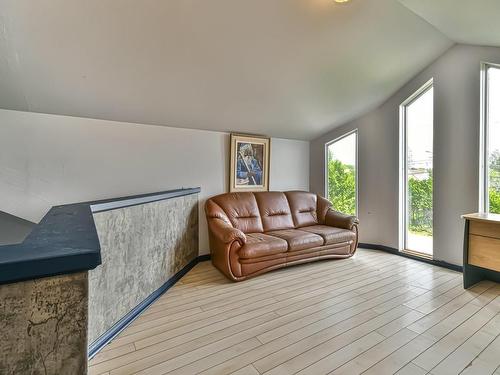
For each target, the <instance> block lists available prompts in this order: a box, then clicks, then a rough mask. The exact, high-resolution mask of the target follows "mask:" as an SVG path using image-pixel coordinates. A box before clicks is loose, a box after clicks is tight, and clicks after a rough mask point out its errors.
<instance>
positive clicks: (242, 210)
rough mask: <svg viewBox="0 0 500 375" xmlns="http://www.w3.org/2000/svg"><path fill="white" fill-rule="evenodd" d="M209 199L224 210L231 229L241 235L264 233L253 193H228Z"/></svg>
mask: <svg viewBox="0 0 500 375" xmlns="http://www.w3.org/2000/svg"><path fill="white" fill-rule="evenodd" d="M211 199H212V201H214V202H215V203H217V204H218V205H219V206H220V207H221V208H222V209H223V210H224V212H225V213H226V215H227V217H228V218H229V220H230V221H231V224H233V227H235V228H237V229H239V230H241V231H242V232H243V233H262V232H264V229H263V227H262V221H261V219H260V213H259V207H258V206H257V201H256V200H255V196H254V194H253V193H229V194H222V195H218V196H216V197H213V198H211Z"/></svg>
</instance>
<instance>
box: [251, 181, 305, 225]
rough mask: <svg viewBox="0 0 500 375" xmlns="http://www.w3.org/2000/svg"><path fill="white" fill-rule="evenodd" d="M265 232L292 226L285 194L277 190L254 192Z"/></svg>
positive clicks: (290, 212)
mask: <svg viewBox="0 0 500 375" xmlns="http://www.w3.org/2000/svg"><path fill="white" fill-rule="evenodd" d="M254 195H255V199H256V200H257V204H258V205H259V212H260V217H261V220H262V226H263V228H264V231H265V232H269V231H272V230H281V229H291V228H294V226H295V225H294V223H293V218H292V211H291V209H290V205H289V204H288V200H287V198H286V195H285V194H284V193H282V192H279V191H266V192H260V193H254Z"/></svg>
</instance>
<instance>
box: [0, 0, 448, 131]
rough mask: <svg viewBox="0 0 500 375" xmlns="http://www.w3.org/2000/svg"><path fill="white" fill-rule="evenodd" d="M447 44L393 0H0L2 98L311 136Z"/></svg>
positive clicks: (369, 102) (60, 109)
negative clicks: (343, 1) (341, 0)
mask: <svg viewBox="0 0 500 375" xmlns="http://www.w3.org/2000/svg"><path fill="white" fill-rule="evenodd" d="M433 1H435V0H432V1H431V0H429V1H425V2H426V3H431V2H433ZM404 2H405V5H408V6H410V5H412V4H409V3H416V2H417V1H413V2H412V1H404ZM442 2H443V3H445V2H446V1H442ZM449 2H450V3H451V2H453V1H452V0H450V1H449ZM413 5H414V4H413ZM436 23H437V22H436ZM436 27H438V26H436ZM452 44H453V41H452V40H450V39H449V38H448V37H447V36H445V35H444V34H443V33H441V32H440V31H438V30H437V29H436V28H435V27H434V26H432V25H431V24H430V23H429V22H427V21H426V20H424V19H422V18H421V17H419V16H417V15H416V14H415V10H414V9H413V10H409V9H408V8H406V7H405V6H403V5H402V4H401V3H400V2H399V1H398V0H376V1H375V0H352V1H351V2H349V3H346V4H343V5H340V4H336V3H334V2H333V1H332V0H203V1H202V0H168V1H167V0H141V1H137V0H85V1H82V0H37V1H32V0H0V108H5V109H16V110H23V111H33V112H43V113H52V114H62V115H71V116H82V117H91V118H98V119H108V120H116V121H125V122H137V123H144V124H157V125H166V126H176V127H186V128H195V129H208V130H220V131H237V132H247V133H258V134H267V135H270V136H277V137H285V138H296V139H305V140H308V139H313V138H315V137H317V136H319V135H321V134H322V133H324V132H326V131H328V130H330V129H332V128H333V127H335V126H338V125H340V124H342V123H344V122H346V121H349V120H351V119H353V118H355V117H357V116H359V115H361V114H363V113H364V112H367V111H368V110H371V109H373V108H374V107H376V106H378V105H379V104H381V103H382V102H383V101H385V100H386V99H387V98H388V97H389V96H390V95H391V94H392V93H394V92H395V91H396V90H397V89H398V88H400V87H401V86H402V85H403V84H404V83H405V82H406V81H408V80H409V79H410V78H411V77H412V76H414V75H415V74H416V73H417V72H419V71H420V70H422V69H423V68H424V67H425V66H427V65H428V64H429V63H430V62H431V61H433V60H434V59H435V58H437V57H438V56H439V55H441V54H442V53H443V52H444V51H445V50H447V49H448V48H449V47H450V46H451V45H452Z"/></svg>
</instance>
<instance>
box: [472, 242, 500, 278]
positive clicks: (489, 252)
mask: <svg viewBox="0 0 500 375" xmlns="http://www.w3.org/2000/svg"><path fill="white" fill-rule="evenodd" d="M469 264H472V265H473V266H478V267H483V268H487V269H489V270H494V271H497V272H500V239H497V238H490V237H482V236H476V235H474V234H470V235H469Z"/></svg>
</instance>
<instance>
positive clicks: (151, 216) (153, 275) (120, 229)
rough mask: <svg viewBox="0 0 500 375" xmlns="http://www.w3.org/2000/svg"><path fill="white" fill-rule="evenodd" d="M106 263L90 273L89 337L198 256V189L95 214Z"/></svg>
mask: <svg viewBox="0 0 500 375" xmlns="http://www.w3.org/2000/svg"><path fill="white" fill-rule="evenodd" d="M94 220H95V225H96V228H97V232H98V234H99V240H100V243H101V257H102V265H100V266H99V267H97V268H96V269H95V270H92V271H90V272H89V342H90V343H91V342H93V341H95V340H96V339H97V338H99V337H100V336H101V335H102V334H103V333H105V332H106V331H107V330H109V329H110V328H111V327H112V326H113V325H114V324H115V323H116V322H117V321H119V320H120V319H121V318H122V317H123V316H124V315H126V314H127V313H128V312H129V311H130V310H132V309H133V308H134V307H135V306H137V305H138V304H139V303H141V302H142V301H143V300H144V299H146V297H148V296H149V295H150V294H151V293H153V292H154V291H155V290H157V289H158V288H159V287H161V286H162V285H163V284H164V283H165V282H166V281H167V280H168V279H169V278H171V277H172V276H174V275H175V274H176V273H177V272H178V271H180V270H181V269H182V268H183V267H184V266H186V265H187V264H188V263H189V262H190V261H191V260H193V259H195V258H196V257H197V256H198V194H193V195H187V196H182V197H177V198H172V199H167V200H163V201H158V202H152V203H147V204H143V205H137V206H132V207H125V208H120V209H115V210H111V211H105V212H100V213H96V214H94Z"/></svg>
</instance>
